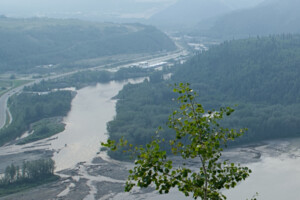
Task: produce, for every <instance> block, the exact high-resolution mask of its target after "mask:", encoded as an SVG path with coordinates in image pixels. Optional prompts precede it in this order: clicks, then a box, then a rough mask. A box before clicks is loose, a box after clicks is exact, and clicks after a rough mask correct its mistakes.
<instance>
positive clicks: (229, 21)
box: [198, 0, 300, 38]
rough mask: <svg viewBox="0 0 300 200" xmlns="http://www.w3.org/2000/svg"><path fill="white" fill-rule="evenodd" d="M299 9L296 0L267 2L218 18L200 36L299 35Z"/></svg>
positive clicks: (271, 0) (298, 2)
mask: <svg viewBox="0 0 300 200" xmlns="http://www.w3.org/2000/svg"><path fill="white" fill-rule="evenodd" d="M299 7H300V1H297V0H284V1H281V0H268V1H265V2H264V3H262V4H260V5H258V6H256V7H254V8H251V9H245V10H240V11H235V12H232V13H230V14H226V15H224V16H222V17H219V18H218V19H217V20H216V22H215V24H214V25H213V27H212V28H211V29H210V30H209V31H208V32H206V33H205V32H202V34H207V35H211V34H213V35H216V36H227V37H230V38H232V37H233V36H234V37H248V36H249V35H268V34H281V33H300V26H299V23H298V22H299V21H300V12H299ZM200 28H201V27H198V29H200Z"/></svg>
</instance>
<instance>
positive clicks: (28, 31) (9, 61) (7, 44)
mask: <svg viewBox="0 0 300 200" xmlns="http://www.w3.org/2000/svg"><path fill="white" fill-rule="evenodd" d="M0 43H1V46H0V60H1V63H0V72H5V71H19V70H22V71H26V70H28V69H32V68H35V67H38V66H41V65H50V64H52V65H55V64H59V63H68V62H71V61H77V60H82V59H91V58H98V57H102V56H108V55H117V54H133V53H153V52H159V51H169V50H174V49H175V48H176V47H175V45H174V43H173V42H172V41H171V40H170V39H169V38H168V37H167V36H166V35H165V34H164V33H162V32H161V31H159V30H158V29H156V28H154V27H152V26H144V25H141V24H113V23H95V22H86V21H79V20H58V19H47V18H32V19H14V18H6V17H0Z"/></svg>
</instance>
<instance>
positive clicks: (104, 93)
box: [51, 79, 300, 200]
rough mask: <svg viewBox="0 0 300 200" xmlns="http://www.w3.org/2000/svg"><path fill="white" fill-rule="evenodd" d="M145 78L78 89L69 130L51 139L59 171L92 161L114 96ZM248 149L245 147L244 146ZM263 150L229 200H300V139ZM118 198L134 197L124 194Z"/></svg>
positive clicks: (239, 157)
mask: <svg viewBox="0 0 300 200" xmlns="http://www.w3.org/2000/svg"><path fill="white" fill-rule="evenodd" d="M140 81H143V79H139V80H130V81H126V82H114V81H112V82H110V83H108V84H98V85H96V86H91V87H86V88H83V89H81V90H78V91H77V92H78V93H77V95H76V97H75V98H74V100H73V102H72V109H71V111H70V113H69V114H68V116H67V117H66V118H65V119H64V122H65V123H66V130H65V131H64V132H63V133H60V134H58V135H57V136H55V137H58V138H57V139H56V140H53V141H51V148H53V149H56V150H58V153H55V154H54V160H55V162H56V165H57V170H61V169H66V168H72V167H74V166H75V165H76V163H78V162H83V161H87V162H88V161H91V160H92V158H93V157H95V155H96V153H97V152H98V151H99V148H100V142H101V141H106V139H107V134H106V123H107V122H108V121H110V120H112V119H113V117H114V116H115V114H116V112H115V104H116V101H115V100H112V99H111V98H112V97H114V96H115V95H116V94H118V92H119V91H120V90H121V89H122V87H123V86H124V85H125V84H126V83H128V82H131V83H137V82H140ZM244 150H245V149H244ZM235 151H240V152H242V151H241V149H236V150H230V151H229V153H228V154H230V153H232V154H233V155H234V156H233V157H235V159H237V160H245V159H246V160H247V156H248V154H237V155H235V154H234V153H235ZM255 151H259V152H260V153H261V158H260V159H257V162H253V160H252V161H249V162H248V163H247V164H246V165H247V166H249V167H250V168H251V169H252V170H253V173H252V174H251V176H250V178H249V179H247V180H246V181H245V182H243V183H241V184H239V185H238V186H237V187H236V188H235V189H233V190H230V191H224V192H225V194H226V195H228V199H229V200H242V199H243V200H246V199H247V198H248V199H251V197H252V196H253V195H254V194H255V193H256V192H258V193H259V196H258V199H261V200H285V199H288V200H298V199H300V189H299V188H300V140H299V139H286V140H282V141H270V142H267V143H266V144H265V145H261V146H258V147H255ZM153 195H154V194H152V195H150V196H147V195H146V196H144V198H145V199H155V200H157V199H166V198H167V199H172V200H173V199H174V200H176V199H178V200H179V199H191V198H186V197H184V196H182V195H181V194H178V192H176V191H174V192H171V194H169V195H167V196H165V195H163V196H159V195H154V196H153ZM116 199H131V198H130V196H127V195H125V194H120V196H119V197H118V195H117V197H116Z"/></svg>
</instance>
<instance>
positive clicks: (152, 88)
mask: <svg viewBox="0 0 300 200" xmlns="http://www.w3.org/2000/svg"><path fill="white" fill-rule="evenodd" d="M299 44H300V36H299V35H278V36H269V37H262V38H260V37H256V38H249V39H244V40H233V41H227V42H224V43H222V44H220V45H218V46H214V47H212V48H211V49H210V50H209V51H206V52H203V53H200V54H199V55H196V56H194V57H193V58H191V59H190V60H189V61H188V62H186V63H185V64H183V65H178V66H176V67H175V68H174V73H173V76H172V78H171V80H168V81H163V80H162V79H160V80H159V79H158V80H157V79H152V80H151V79H150V81H144V82H143V83H141V84H137V85H127V86H126V87H124V89H123V90H122V91H121V92H120V93H119V94H118V96H117V97H116V98H118V99H119V101H118V103H117V116H116V117H115V119H114V120H113V121H111V122H109V123H108V132H109V135H110V139H119V138H120V136H124V137H125V138H126V139H128V140H129V142H131V143H133V144H145V143H147V142H149V140H150V139H151V138H152V137H153V136H155V134H154V133H155V130H156V128H157V127H158V126H164V124H165V122H167V119H168V115H169V114H171V112H172V110H173V109H174V108H175V106H176V102H174V101H172V99H174V94H173V93H172V84H174V83H178V82H189V83H191V87H192V88H193V89H194V90H195V91H197V92H198V94H199V97H198V100H199V102H200V103H202V104H203V106H204V107H205V108H206V110H212V109H214V108H215V109H218V108H219V107H221V106H233V107H234V108H235V110H236V111H235V112H234V113H233V114H232V116H231V117H230V118H228V119H226V120H225V122H223V124H222V125H223V126H226V127H232V128H243V127H247V128H248V129H249V130H248V132H247V134H246V135H245V136H244V137H242V138H241V140H240V141H239V142H254V141H259V140H264V139H274V138H280V137H291V136H299V135H300V132H299V130H300V103H299V102H300V93H299V91H300V79H299V77H300V68H299V64H300V45H299ZM235 105H238V106H235ZM163 128H164V129H163V131H162V134H161V135H162V136H163V137H166V138H170V137H172V134H171V132H170V131H169V130H168V128H167V127H163ZM117 154H118V152H117V153H116V154H114V156H116V155H117Z"/></svg>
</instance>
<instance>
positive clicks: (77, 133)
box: [51, 79, 144, 171]
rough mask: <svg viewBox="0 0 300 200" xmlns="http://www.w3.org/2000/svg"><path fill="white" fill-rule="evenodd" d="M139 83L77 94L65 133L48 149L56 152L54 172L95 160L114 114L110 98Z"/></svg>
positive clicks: (104, 86) (110, 85)
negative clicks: (126, 86) (107, 125)
mask: <svg viewBox="0 0 300 200" xmlns="http://www.w3.org/2000/svg"><path fill="white" fill-rule="evenodd" d="M143 80H144V79H135V80H128V81H126V82H116V81H111V82H109V83H107V84H97V85H96V86H93V87H86V88H83V89H81V90H78V91H77V95H76V97H75V98H74V99H73V101H72V108H71V111H70V113H69V114H68V116H67V117H66V118H65V119H64V123H66V129H65V131H64V132H62V133H60V134H58V135H57V139H56V140H53V141H51V148H53V149H55V150H58V153H55V154H54V157H53V159H54V160H55V163H56V166H57V168H56V170H57V171H59V170H62V169H66V168H72V167H74V166H75V165H76V164H77V163H79V162H87V161H91V160H92V159H93V158H94V157H95V156H96V153H97V152H98V151H99V148H100V143H101V142H104V141H106V140H107V134H106V123H107V122H108V121H110V120H112V119H113V117H114V116H115V114H116V113H115V104H116V100H112V99H111V98H112V97H114V96H115V95H117V94H118V92H119V91H120V90H121V89H122V88H123V86H124V85H125V84H127V83H128V82H130V83H137V82H141V81H143Z"/></svg>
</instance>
